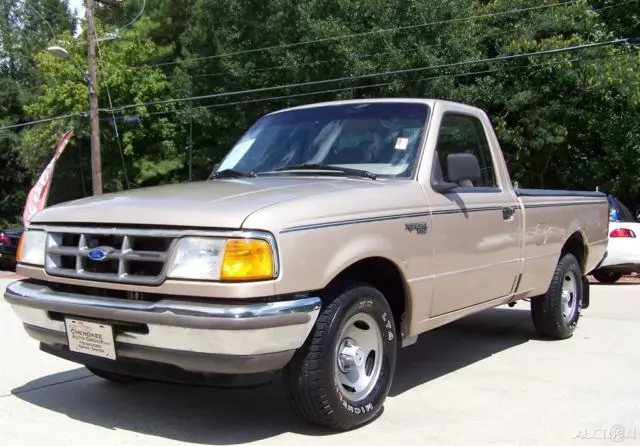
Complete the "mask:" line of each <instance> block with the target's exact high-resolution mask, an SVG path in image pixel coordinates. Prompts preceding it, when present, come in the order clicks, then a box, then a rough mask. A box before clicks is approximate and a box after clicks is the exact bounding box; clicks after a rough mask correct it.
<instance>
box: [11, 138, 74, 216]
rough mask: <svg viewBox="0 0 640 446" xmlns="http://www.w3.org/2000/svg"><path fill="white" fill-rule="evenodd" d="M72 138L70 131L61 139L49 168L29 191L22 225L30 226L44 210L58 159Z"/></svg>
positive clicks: (48, 165)
mask: <svg viewBox="0 0 640 446" xmlns="http://www.w3.org/2000/svg"><path fill="white" fill-rule="evenodd" d="M72 136H73V130H70V131H68V132H67V133H65V134H64V135H63V136H62V138H60V140H59V141H58V146H57V147H56V151H55V153H54V154H53V158H51V161H49V164H47V167H46V168H45V169H44V171H43V172H42V174H40V178H38V181H37V182H36V184H35V185H34V186H33V187H32V188H31V191H29V196H28V197H27V202H26V204H25V206H24V211H23V213H22V220H23V222H22V223H23V224H24V225H25V226H27V225H28V224H29V221H30V220H31V217H33V216H34V215H35V214H36V213H37V212H40V211H41V210H42V209H43V208H44V206H45V204H46V202H47V198H48V196H49V189H50V188H51V179H52V177H53V168H54V167H55V165H56V161H58V158H60V155H62V152H63V151H64V148H65V147H66V146H67V144H68V143H69V140H70V139H71V137H72Z"/></svg>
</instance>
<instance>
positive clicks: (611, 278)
mask: <svg viewBox="0 0 640 446" xmlns="http://www.w3.org/2000/svg"><path fill="white" fill-rule="evenodd" d="M593 277H594V278H595V279H596V280H597V281H598V282H601V283H616V282H617V281H618V280H620V278H621V277H622V273H616V272H613V271H604V270H597V271H594V272H593Z"/></svg>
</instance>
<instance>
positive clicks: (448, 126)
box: [434, 113, 498, 188]
mask: <svg viewBox="0 0 640 446" xmlns="http://www.w3.org/2000/svg"><path fill="white" fill-rule="evenodd" d="M454 153H471V154H473V155H475V156H476V158H477V159H478V163H479V164H480V172H481V177H480V179H479V180H477V181H473V182H471V181H466V182H464V184H460V186H462V187H484V188H496V187H498V182H497V180H496V173H495V166H494V163H493V159H492V157H491V149H490V147H489V142H488V141H487V136H486V134H485V132H484V128H483V126H482V122H480V120H479V119H478V118H476V117H473V116H469V115H463V114H456V113H446V114H445V115H444V116H443V117H442V122H441V123H440V130H439V134H438V143H437V145H436V151H435V158H434V163H435V165H434V169H435V172H434V174H435V175H437V176H441V178H439V179H441V180H444V181H449V178H448V173H447V156H449V155H451V154H454Z"/></svg>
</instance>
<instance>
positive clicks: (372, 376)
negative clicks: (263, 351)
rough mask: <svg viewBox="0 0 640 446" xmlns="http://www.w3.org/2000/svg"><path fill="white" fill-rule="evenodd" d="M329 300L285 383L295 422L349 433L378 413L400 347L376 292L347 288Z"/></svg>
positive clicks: (355, 286) (352, 285) (353, 286)
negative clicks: (296, 418) (300, 421)
mask: <svg viewBox="0 0 640 446" xmlns="http://www.w3.org/2000/svg"><path fill="white" fill-rule="evenodd" d="M332 297H335V299H333V300H332V301H331V303H330V304H328V305H327V306H326V307H325V308H324V309H323V310H322V312H321V313H320V315H319V317H318V320H317V322H316V325H315V327H314V329H313V331H312V333H311V335H310V336H309V339H308V340H307V342H306V343H305V345H304V346H303V347H301V348H300V350H299V351H298V352H296V354H295V355H294V357H293V359H292V360H291V362H290V363H289V364H288V365H287V367H286V369H285V371H284V382H285V388H286V391H287V396H288V398H289V403H290V405H291V407H292V409H293V411H294V412H295V413H296V414H297V415H298V416H300V417H302V418H304V419H306V420H307V421H309V422H311V423H313V424H316V425H319V426H323V427H329V428H333V429H338V430H348V429H352V428H355V427H358V426H361V425H363V424H365V423H367V422H369V421H370V420H372V419H374V418H375V417H376V416H377V415H378V414H380V413H381V410H382V406H383V403H384V401H385V399H386V397H387V394H388V393H389V388H390V387H391V382H392V380H393V375H394V371H395V366H396V355H397V348H398V341H397V339H396V327H395V323H394V319H393V315H392V313H391V309H390V307H389V304H388V303H387V300H386V299H385V297H384V296H383V294H382V293H381V292H380V291H379V290H377V289H376V288H374V287H371V286H369V285H367V284H361V283H350V284H345V285H343V286H342V287H340V288H338V289H336V290H335V291H334V292H333V296H332Z"/></svg>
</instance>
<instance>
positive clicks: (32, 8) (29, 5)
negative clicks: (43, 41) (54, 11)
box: [24, 0, 56, 39]
mask: <svg viewBox="0 0 640 446" xmlns="http://www.w3.org/2000/svg"><path fill="white" fill-rule="evenodd" d="M24 4H25V5H27V6H28V7H29V8H31V10H32V11H33V12H35V13H36V14H38V16H39V17H40V18H41V19H42V21H43V22H44V23H46V25H47V26H48V27H49V30H50V31H51V38H52V39H55V38H56V33H55V32H54V31H53V28H52V27H51V25H50V24H49V22H48V21H47V19H45V18H44V16H43V15H42V14H40V11H38V10H37V9H36V8H35V7H34V6H33V5H32V4H31V3H29V0H25V1H24Z"/></svg>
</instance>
